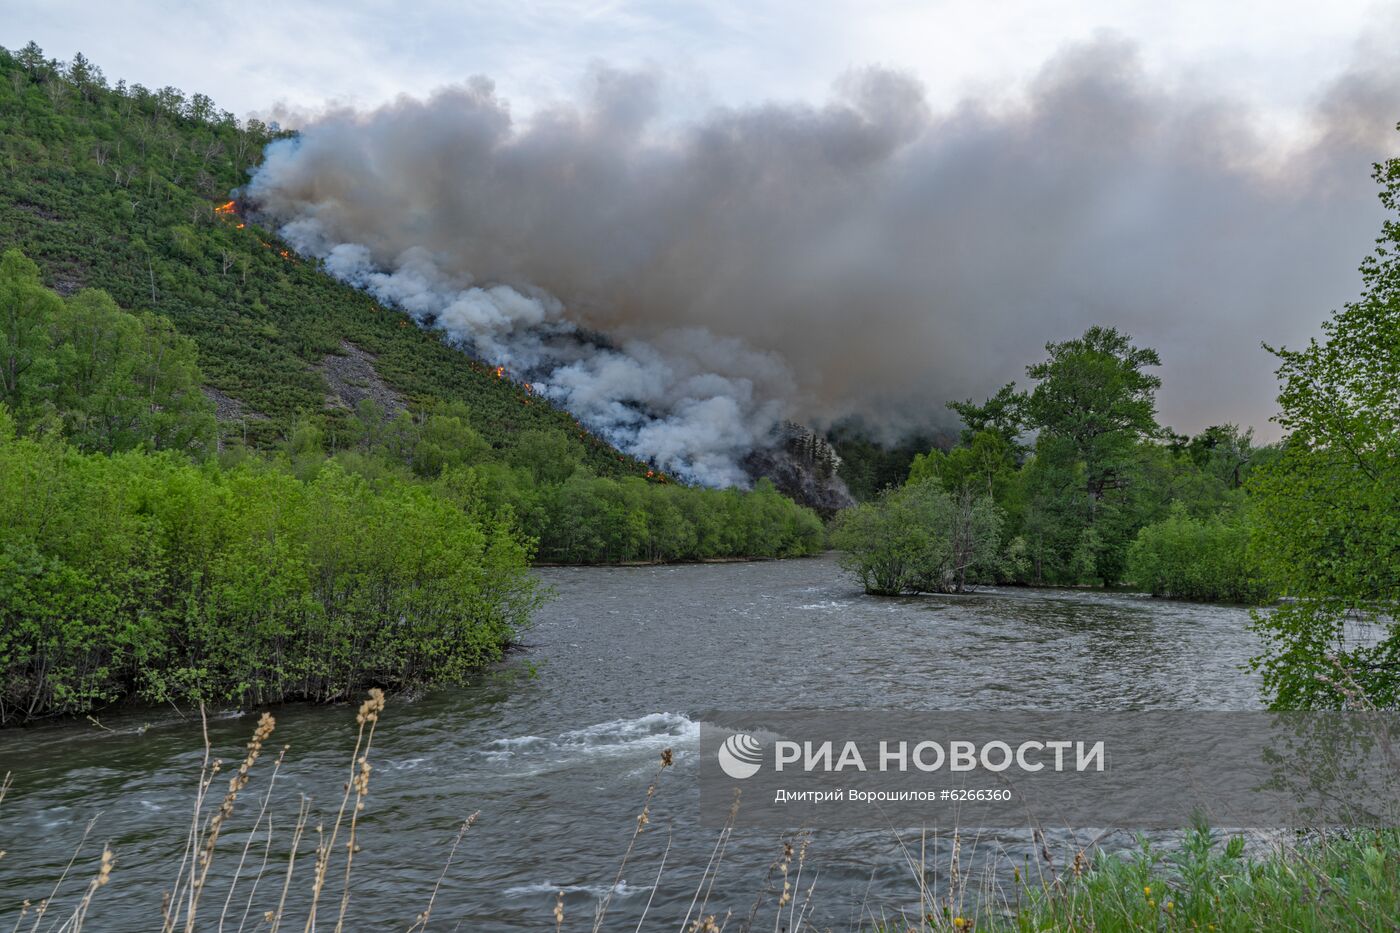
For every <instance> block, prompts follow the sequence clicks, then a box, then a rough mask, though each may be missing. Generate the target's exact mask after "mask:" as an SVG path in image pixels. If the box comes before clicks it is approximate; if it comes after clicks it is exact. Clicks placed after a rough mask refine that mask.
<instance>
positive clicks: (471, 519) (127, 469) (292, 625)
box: [0, 416, 539, 722]
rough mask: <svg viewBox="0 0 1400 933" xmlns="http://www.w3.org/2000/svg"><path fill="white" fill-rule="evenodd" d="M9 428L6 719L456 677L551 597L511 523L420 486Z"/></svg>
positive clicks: (2, 465) (3, 609) (4, 442)
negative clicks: (124, 449) (113, 448)
mask: <svg viewBox="0 0 1400 933" xmlns="http://www.w3.org/2000/svg"><path fill="white" fill-rule="evenodd" d="M0 429H3V431H4V436H3V438H0V528H3V529H4V531H3V536H2V537H0V722H12V721H16V720H24V719H28V718H33V717H36V716H42V715H45V714H56V713H77V712H81V711H84V710H87V709H91V708H93V707H96V706H99V705H102V704H105V703H110V702H113V701H116V700H119V699H122V698H126V697H138V698H141V699H144V700H149V701H153V702H156V701H159V702H163V701H167V700H173V701H194V700H207V701H229V702H239V703H260V702H268V701H277V700H285V699H290V698H309V699H315V700H326V699H332V698H337V697H342V696H345V695H347V694H350V693H352V692H354V691H357V690H359V689H361V688H363V687H365V686H370V685H377V686H382V687H390V688H402V687H408V686H420V685H426V684H432V683H438V682H443V681H451V680H456V679H459V678H460V677H461V676H462V675H463V674H465V673H467V672H468V671H469V670H470V669H472V668H473V667H475V666H477V665H480V664H482V663H483V662H487V661H490V660H493V659H494V658H497V657H499V655H500V653H501V651H502V649H503V647H504V645H505V644H506V643H507V642H508V641H509V639H510V638H511V637H512V635H513V633H514V632H516V631H517V630H518V629H519V628H520V627H521V626H522V625H524V624H525V623H526V622H527V620H528V616H529V613H530V611H531V609H532V608H533V607H534V606H535V605H536V603H537V601H538V596H539V594H538V590H537V586H536V583H535V582H534V580H533V578H532V577H531V576H530V575H529V573H528V567H527V559H528V556H529V549H528V546H527V544H526V543H525V542H524V541H522V540H521V538H520V537H519V535H518V534H517V532H516V531H515V530H514V529H513V528H512V527H511V526H510V525H509V524H508V523H507V522H505V521H504V520H500V519H496V518H494V517H490V516H485V515H483V514H480V513H479V512H476V513H474V512H472V511H470V510H467V509H463V508H461V507H459V506H458V505H457V504H455V503H453V502H451V501H449V500H448V499H447V498H445V497H441V496H437V495H434V494H433V493H432V491H431V490H430V489H428V488H427V487H425V486H422V485H420V484H413V483H409V482H405V481H402V480H398V479H392V478H389V479H385V480H382V481H380V482H379V483H375V484H371V483H370V482H369V481H367V480H365V479H364V478H362V477H359V476H355V475H351V474H349V473H347V472H345V471H344V470H343V469H341V468H340V467H339V466H338V465H337V464H335V463H327V464H325V465H324V466H322V468H321V469H320V470H318V471H317V474H316V476H315V478H314V479H310V480H301V479H298V478H297V477H296V476H294V475H292V474H291V473H290V472H289V471H288V470H287V469H285V468H283V467H280V466H277V465H274V464H269V463H266V462H263V461H259V460H250V461H247V462H244V463H242V464H240V465H238V466H235V467H233V468H231V469H227V470H222V469H219V468H218V467H216V466H215V465H213V464H206V465H203V466H200V465H195V464H193V463H190V462H189V461H187V460H185V459H184V458H181V457H179V456H176V455H173V454H148V453H140V452H130V453H124V454H117V455H114V456H103V455H95V454H84V453H82V452H80V451H78V450H76V449H74V448H73V447H71V446H70V445H68V444H66V443H63V442H61V441H59V440H57V439H52V438H50V439H47V440H33V439H26V438H16V437H14V436H13V427H12V425H11V423H10V421H9V418H8V416H5V417H4V423H3V425H0Z"/></svg>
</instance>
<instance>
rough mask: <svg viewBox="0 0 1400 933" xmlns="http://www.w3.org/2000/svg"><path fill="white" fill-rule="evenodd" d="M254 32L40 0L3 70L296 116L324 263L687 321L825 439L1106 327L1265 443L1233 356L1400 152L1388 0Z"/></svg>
mask: <svg viewBox="0 0 1400 933" xmlns="http://www.w3.org/2000/svg"><path fill="white" fill-rule="evenodd" d="M269 9H270V10H275V15H274V13H272V12H260V13H259V14H258V15H256V16H249V15H248V14H247V12H246V11H247V5H246V4H234V3H229V2H212V0H185V2H174V0H166V2H156V0H149V2H145V3H140V2H135V0H107V2H103V3H96V2H91V0H89V2H78V0H46V2H44V3H40V4H27V5H24V7H23V8H22V9H17V10H11V11H7V14H6V16H5V18H4V20H3V21H0V44H3V45H5V46H7V47H11V48H14V47H18V46H19V45H22V44H23V43H24V42H25V41H27V40H29V39H31V38H32V39H34V40H36V41H37V42H39V44H40V45H42V46H43V47H44V48H45V50H46V51H47V52H48V54H50V55H51V56H55V57H58V58H65V59H66V58H68V57H70V56H71V55H72V54H73V53H74V52H75V51H82V52H84V53H85V54H86V55H88V57H89V58H91V59H92V60H94V61H95V62H97V63H98V64H100V65H101V66H102V67H103V68H104V69H105V71H106V73H107V74H108V76H109V77H110V78H112V79H115V78H117V77H124V78H126V79H127V80H128V81H129V82H138V81H139V82H141V83H144V84H147V85H148V86H152V87H157V86H160V85H163V84H174V85H176V86H179V87H181V88H183V89H184V90H185V91H187V92H193V91H203V92H205V93H208V94H210V95H211V96H213V97H214V99H215V100H216V101H217V102H218V103H219V104H220V105H221V106H223V107H225V108H227V109H230V110H232V111H234V112H235V113H237V114H239V115H247V114H250V113H256V114H258V115H261V116H264V117H268V116H271V117H279V118H281V119H282V120H283V122H284V123H290V124H295V125H297V126H299V127H301V128H303V129H304V130H305V131H306V132H305V137H304V145H302V146H300V147H299V148H298V149H297V150H296V151H287V152H283V153H281V154H280V156H279V158H277V159H275V160H273V161H272V163H271V167H270V169H269V171H268V174H266V175H265V176H264V178H263V179H262V180H261V182H260V185H261V191H262V194H263V196H264V197H265V198H266V199H267V203H268V204H269V205H275V206H276V210H277V211H278V212H279V217H280V219H282V220H284V221H309V222H312V223H313V225H314V226H315V227H316V229H317V230H318V231H319V233H318V236H320V237H321V238H322V240H323V245H324V248H326V249H330V248H331V246H332V245H333V244H334V243H338V242H343V243H348V244H356V246H357V248H359V247H360V246H363V247H364V248H365V249H366V250H368V252H365V253H363V254H357V255H363V256H364V257H366V261H368V262H371V263H373V264H375V265H377V266H378V267H379V268H382V269H388V270H390V271H395V272H397V271H398V270H399V268H400V259H401V256H402V255H403V251H404V250H406V249H411V248H415V247H427V248H429V249H431V250H432V251H433V252H434V255H435V256H436V258H437V261H438V263H439V264H440V265H441V268H440V269H439V270H438V271H439V272H440V273H441V274H442V276H444V277H445V278H444V280H445V281H446V280H450V281H453V282H505V283H508V284H511V285H514V286H518V287H521V288H526V290H527V291H528V289H529V288H535V287H540V288H543V289H546V290H547V291H548V292H549V293H551V294H552V295H555V296H557V297H558V298H559V299H560V300H561V301H562V302H563V303H564V307H566V308H567V309H568V312H567V313H568V314H569V315H570V316H571V318H572V319H573V320H575V322H576V323H578V324H581V325H583V326H586V327H598V328H601V329H604V330H606V331H608V332H609V333H612V334H615V335H618V336H620V337H621V338H624V339H632V338H637V339H642V340H646V341H649V342H650V343H649V344H648V345H649V346H652V347H655V346H664V345H666V344H667V343H675V342H676V341H677V337H676V335H678V334H681V335H686V334H693V333H695V332H696V329H697V328H699V329H708V330H710V331H712V332H713V334H714V336H715V337H717V338H719V339H721V340H728V339H731V338H733V339H735V340H738V341H741V342H742V343H743V345H744V346H746V347H748V348H751V349H752V350H753V351H755V352H756V353H759V354H776V355H777V357H781V358H782V359H780V360H779V363H781V364H782V365H781V366H779V369H781V370H782V373H781V378H775V379H773V380H771V382H772V384H773V385H774V386H777V385H779V384H787V385H790V389H789V390H788V393H789V394H790V395H791V398H790V399H788V400H787V401H786V402H785V404H787V405H788V408H787V409H786V410H787V411H788V413H789V414H791V415H792V416H794V417H800V418H804V419H807V420H810V421H814V422H817V423H820V422H822V421H824V420H830V419H832V418H836V417H840V416H842V415H846V414H861V415H865V416H867V417H870V418H872V419H874V420H877V421H878V420H881V419H884V420H885V421H886V422H887V426H894V427H898V426H899V423H898V422H899V421H900V419H899V418H896V417H894V415H895V414H899V415H900V416H907V415H909V414H910V413H911V412H913V413H914V415H915V420H918V418H920V417H923V415H924V413H929V412H932V413H943V411H944V410H943V408H942V401H943V400H944V399H947V398H950V397H951V398H958V397H965V396H968V395H975V394H979V393H982V392H985V391H990V390H992V389H994V388H995V387H996V385H998V384H1000V383H1001V382H1004V381H1005V380H1006V379H1008V378H1014V377H1016V376H1017V375H1018V374H1019V373H1020V371H1021V368H1022V367H1023V366H1024V365H1025V363H1026V362H1029V361H1031V360H1033V359H1035V358H1036V357H1037V356H1038V355H1040V353H1041V349H1040V348H1041V347H1042V345H1043V344H1044V343H1045V342H1046V341H1047V340H1057V339H1064V338H1066V337H1069V336H1072V335H1074V334H1076V333H1078V332H1079V331H1081V330H1082V329H1083V328H1084V327H1085V326H1088V325H1089V324H1093V323H1107V324H1114V325H1117V326H1119V327H1121V328H1123V329H1126V330H1128V331H1129V332H1131V333H1132V334H1133V335H1134V336H1135V337H1137V338H1138V339H1139V340H1140V341H1141V342H1144V343H1147V344H1150V345H1152V346H1155V347H1157V348H1158V349H1159V350H1161V352H1162V356H1163V359H1164V363H1165V365H1164V369H1163V372H1162V376H1163V379H1164V382H1165V385H1164V388H1163V391H1162V393H1161V398H1160V402H1161V409H1162V415H1163V420H1164V421H1165V422H1166V423H1169V424H1172V425H1174V426H1175V427H1177V428H1178V429H1181V430H1188V431H1194V430H1199V429H1200V428H1203V427H1205V426H1206V425H1208V424H1211V423H1216V422H1220V421H1225V420H1231V421H1237V422H1241V423H1245V424H1253V425H1255V426H1257V427H1258V428H1260V431H1261V434H1262V435H1264V436H1265V437H1271V436H1276V432H1275V431H1274V430H1272V429H1271V428H1270V426H1269V425H1268V423H1267V419H1268V417H1269V414H1270V412H1271V411H1272V409H1273V395H1274V382H1273V378H1272V369H1273V366H1272V362H1271V360H1270V358H1269V356H1268V355H1267V354H1266V353H1264V352H1263V351H1262V350H1261V349H1260V346H1259V344H1260V341H1261V340H1267V341H1269V342H1271V343H1275V344H1279V343H1283V344H1297V343H1298V342H1300V341H1302V340H1305V339H1306V338H1307V337H1308V336H1310V335H1311V334H1313V333H1315V332H1316V327H1317V324H1318V323H1319V322H1320V321H1321V320H1322V319H1323V317H1324V316H1325V315H1326V313H1327V311H1328V310H1329V309H1331V308H1332V307H1335V306H1336V305H1338V304H1340V303H1341V302H1343V301H1346V300H1348V299H1350V298H1352V297H1354V295H1355V293H1356V290H1357V285H1358V279H1357V275H1356V272H1355V268H1356V265H1357V263H1358V262H1359V260H1360V259H1361V257H1362V256H1363V255H1364V254H1365V252H1366V251H1367V250H1368V249H1369V246H1370V244H1371V242H1372V240H1373V238H1374V236H1375V232H1376V230H1377V229H1378V226H1379V222H1380V220H1381V214H1380V211H1379V207H1378V205H1377V203H1376V199H1375V196H1374V191H1375V189H1374V186H1373V184H1372V183H1371V181H1370V180H1369V178H1368V175H1369V166H1370V164H1371V162H1373V161H1375V160H1376V159H1380V158H1384V157H1386V156H1389V155H1392V154H1394V153H1395V152H1396V151H1397V149H1398V148H1400V147H1397V145H1396V143H1397V140H1400V135H1397V134H1396V133H1395V131H1394V127H1395V123H1396V121H1397V119H1400V59H1397V56H1396V55H1395V51H1394V48H1393V42H1391V41H1389V40H1391V39H1393V37H1394V36H1395V35H1397V34H1400V4H1398V3H1395V2H1391V3H1387V4H1374V3H1348V2H1334V3H1331V4H1328V5H1326V6H1323V5H1321V4H1317V3H1315V2H1309V3H1295V2H1279V0H1275V2H1268V3H1265V2H1254V0H1247V2H1236V3H1228V4H1222V3H1219V2H1218V0H1176V2H1172V3H1161V2H1156V3H1144V2H1127V0H1102V2H1100V0H1079V2H1051V0H1008V2H999V3H994V4H988V3H986V2H985V0H980V2H979V0H949V2H937V3H926V4H917V5H916V4H895V3H885V2H880V0H865V2H842V0H832V2H820V0H803V2H788V0H772V2H762V3H755V2H739V0H735V2H708V3H705V2H697V3H686V4H673V5H666V4H643V3H629V2H623V0H618V2H582V0H555V2H545V3H534V2H521V0H516V2H477V3H470V2H462V0H419V2H414V3H401V2H388V0H337V2H333V3H332V2H321V0H283V2H279V3H277V4H275V5H274V6H272V7H270V8H269ZM477 76H484V77H485V78H488V79H489V82H484V81H482V80H480V79H479V78H478V77H477ZM442 89H446V90H442ZM563 168H567V171H564V170H563ZM332 181H334V182H335V183H332ZM454 287H455V286H454ZM527 287H528V288H527ZM649 352H650V351H649ZM732 357H733V358H734V359H736V360H737V359H745V360H747V359H750V358H751V357H749V356H747V355H745V354H732ZM707 365H709V364H707ZM719 371H720V375H722V376H724V377H725V378H726V379H730V380H731V381H732V380H736V379H737V380H741V381H742V380H744V379H746V378H748V377H747V376H745V374H744V373H742V372H729V371H725V370H724V368H723V366H721V367H719ZM725 384H726V385H729V384H730V383H725ZM759 389H760V395H762V394H763V393H765V392H778V391H779V390H778V389H776V388H773V389H767V388H764V387H763V386H762V385H760V386H759ZM725 391H727V390H725ZM626 397H627V398H631V397H632V396H626ZM619 398H623V396H617V397H614V396H612V395H609V396H607V401H608V402H609V403H612V402H613V401H617V400H618V399H619ZM683 401H685V402H686V403H687V404H688V403H690V402H693V401H694V399H691V398H690V397H689V396H687V397H686V399H684V400H683ZM911 403H913V404H911ZM945 416H946V415H945ZM930 417H936V414H935V415H934V416H930Z"/></svg>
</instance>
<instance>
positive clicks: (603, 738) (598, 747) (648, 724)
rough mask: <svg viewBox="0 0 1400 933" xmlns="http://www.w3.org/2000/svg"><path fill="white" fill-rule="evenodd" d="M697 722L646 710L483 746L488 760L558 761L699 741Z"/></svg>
mask: <svg viewBox="0 0 1400 933" xmlns="http://www.w3.org/2000/svg"><path fill="white" fill-rule="evenodd" d="M699 739H700V724H699V723H697V722H695V721H694V720H692V719H690V718H689V717H688V716H685V715H684V714H681V713H647V714H646V715H644V716H637V717H635V718H632V719H610V720H608V721H607V722H600V723H595V724H593V725H591V726H585V727H583V728H581V729H571V730H569V731H567V732H561V733H559V735H557V736H555V737H554V738H552V739H551V738H544V737H543V736H538V735H522V736H516V737H514V738H508V739H496V740H494V741H492V742H488V743H487V744H486V746H485V747H484V748H483V749H482V752H483V754H485V755H486V756H487V757H488V758H491V759H509V758H512V757H516V756H521V755H527V754H528V755H530V756H534V755H536V754H541V755H549V756H551V757H553V758H555V759H558V760H568V759H574V758H579V757H589V756H599V755H623V754H633V753H638V752H645V751H651V750H655V749H661V748H665V747H666V746H668V745H678V744H681V743H686V742H698V741H699Z"/></svg>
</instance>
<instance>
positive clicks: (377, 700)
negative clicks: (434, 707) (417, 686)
mask: <svg viewBox="0 0 1400 933" xmlns="http://www.w3.org/2000/svg"><path fill="white" fill-rule="evenodd" d="M383 711H384V691H383V690H380V689H379V688H378V687H375V688H372V689H371V690H370V691H369V699H367V700H365V701H364V702H363V703H361V704H360V712H359V714H358V715H357V716H356V717H355V722H356V723H358V725H359V732H358V733H357V734H356V736H355V751H354V753H353V754H352V755H351V756H350V779H349V780H348V781H346V782H345V793H344V794H343V795H341V798H340V809H339V810H337V811H336V815H335V822H334V823H333V824H331V835H330V839H325V837H324V834H323V833H322V831H321V827H320V826H318V827H317V833H318V834H321V839H322V841H321V842H320V844H319V845H318V846H317V847H316V872H315V877H314V879H313V880H312V884H311V909H310V911H309V912H308V914H307V916H306V927H305V933H311V931H312V930H314V929H316V910H317V907H318V906H319V904H320V901H321V892H322V891H323V890H324V889H325V886H326V873H327V871H328V870H329V869H330V864H331V858H332V857H333V855H334V850H335V841H336V839H337V838H338V837H339V836H340V826H341V823H343V822H344V820H345V808H346V806H347V805H348V804H349V802H350V794H351V793H354V795H355V807H354V809H353V810H352V811H351V814H350V830H349V837H350V838H349V842H347V843H346V857H345V890H344V892H343V894H342V895H341V899H340V914H339V916H338V917H337V918H336V923H335V929H336V933H340V931H341V930H343V929H344V924H345V911H346V909H347V908H348V907H349V904H350V869H351V867H352V866H353V864H354V860H355V829H356V827H357V825H358V820H359V815H360V812H361V811H362V810H364V807H365V804H364V798H365V795H367V794H368V793H369V775H370V765H369V752H370V747H371V746H372V745H373V744H374V728H375V726H376V725H377V724H378V723H379V714H380V713H381V712H383ZM366 727H368V728H366Z"/></svg>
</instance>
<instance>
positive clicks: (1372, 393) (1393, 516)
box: [1250, 159, 1400, 708]
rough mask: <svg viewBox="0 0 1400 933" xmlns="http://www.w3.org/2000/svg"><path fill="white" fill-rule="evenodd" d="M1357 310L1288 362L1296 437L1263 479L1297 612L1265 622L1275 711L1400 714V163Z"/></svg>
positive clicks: (1273, 613)
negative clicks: (1362, 707)
mask: <svg viewBox="0 0 1400 933" xmlns="http://www.w3.org/2000/svg"><path fill="white" fill-rule="evenodd" d="M1375 178H1376V180H1377V181H1378V182H1379V183H1380V185H1381V188H1382V191H1381V201H1382V203H1383V204H1384V206H1385V208H1386V211H1387V212H1388V215H1389V216H1388V217H1387V219H1386V221H1385V224H1384V227H1383V229H1382V232H1381V236H1380V238H1379V239H1378V241H1377V243H1378V247H1377V249H1376V251H1375V252H1374V253H1373V254H1372V255H1371V256H1370V257H1368V258H1367V259H1366V260H1365V262H1363V263H1362V266H1361V278H1362V283H1363V290H1362V294H1361V297H1360V299H1359V300H1358V301H1355V302H1353V303H1350V304H1347V305H1345V306H1344V307H1343V308H1342V309H1341V310H1339V311H1336V312H1334V313H1333V315H1332V317H1331V318H1330V319H1329V320H1327V321H1326V322H1325V323H1324V324H1323V325H1322V331H1323V337H1322V339H1321V340H1316V339H1314V340H1312V341H1310V342H1309V343H1308V345H1307V346H1306V347H1304V348H1303V349H1301V350H1288V349H1284V348H1278V349H1274V350H1273V352H1274V353H1275V354H1276V355H1277V357H1278V359H1279V369H1278V376H1279V380H1280V383H1281V389H1280V392H1279V407H1280V414H1279V416H1278V419H1277V420H1278V422H1279V424H1280V425H1282V426H1283V427H1284V429H1285V430H1286V431H1287V432H1288V437H1287V439H1286V441H1285V443H1284V444H1283V447H1282V451H1281V452H1280V454H1279V456H1278V457H1277V459H1276V460H1274V461H1273V462H1272V463H1270V464H1268V465H1267V466H1266V467H1264V468H1262V469H1258V470H1256V471H1255V474H1254V477H1253V479H1252V481H1251V483H1250V485H1251V487H1252V488H1253V491H1254V499H1255V502H1256V503H1257V505H1256V513H1257V519H1258V533H1257V535H1256V538H1255V542H1256V545H1257V549H1258V552H1259V554H1260V555H1261V557H1262V559H1263V563H1264V569H1265V571H1266V573H1268V574H1269V575H1270V577H1271V578H1272V579H1273V580H1274V581H1275V582H1276V583H1277V584H1278V585H1279V586H1280V587H1281V588H1282V590H1283V591H1284V592H1285V593H1286V594H1287V595H1289V596H1291V597H1293V601H1292V602H1290V603H1287V604H1285V605H1282V606H1279V607H1277V608H1275V609H1272V610H1268V611H1261V612H1259V613H1257V614H1256V617H1255V627H1256V629H1257V630H1258V632H1259V633H1260V634H1261V635H1262V636H1263V638H1264V640H1265V650H1264V651H1263V652H1262V653H1261V654H1260V656H1259V657H1257V658H1256V659H1255V665H1256V667H1257V669H1259V670H1260V671H1262V673H1263V677H1264V687H1265V692H1266V696H1267V697H1268V699H1269V701H1270V703H1271V704H1272V705H1273V706H1275V707H1281V708H1287V707H1300V706H1302V707H1312V706H1321V707H1329V706H1331V707H1335V706H1344V705H1347V704H1351V703H1356V702H1360V703H1365V704H1374V705H1379V706H1383V707H1390V708H1393V707H1395V706H1396V705H1397V704H1400V159H1391V160H1390V161H1388V162H1386V163H1383V164H1381V165H1378V166H1377V167H1376V172H1375Z"/></svg>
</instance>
